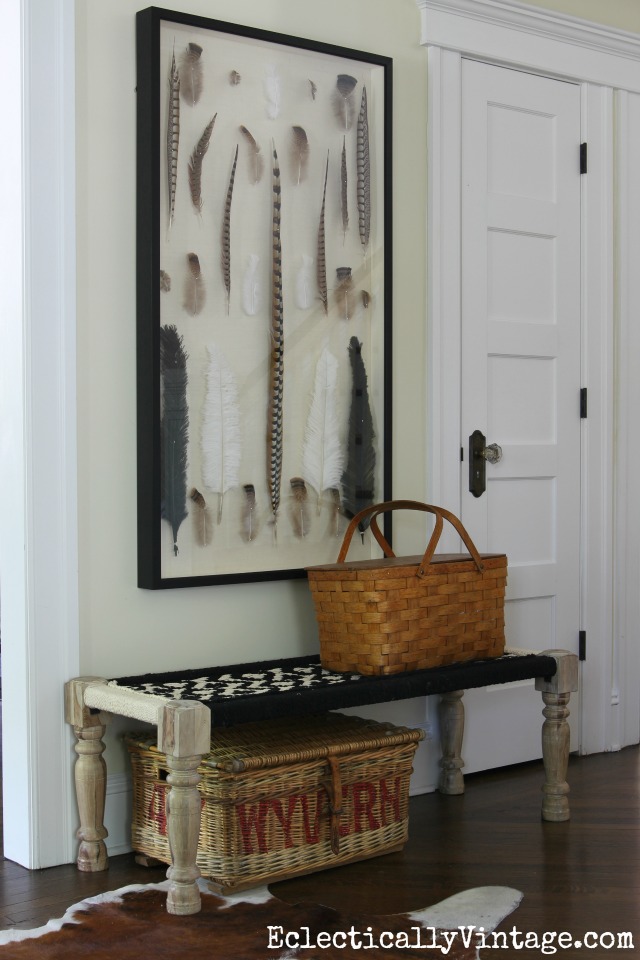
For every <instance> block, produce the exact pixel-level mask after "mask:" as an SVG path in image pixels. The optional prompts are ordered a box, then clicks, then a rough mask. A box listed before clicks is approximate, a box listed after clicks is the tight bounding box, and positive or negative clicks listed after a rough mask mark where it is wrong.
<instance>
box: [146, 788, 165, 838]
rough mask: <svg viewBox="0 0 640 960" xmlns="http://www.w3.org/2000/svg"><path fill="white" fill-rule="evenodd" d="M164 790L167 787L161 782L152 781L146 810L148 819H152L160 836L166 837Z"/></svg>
mask: <svg viewBox="0 0 640 960" xmlns="http://www.w3.org/2000/svg"><path fill="white" fill-rule="evenodd" d="M166 792H167V788H166V786H165V785H164V784H163V783H154V785H153V791H152V793H151V800H150V801H149V809H148V811H147V812H148V815H149V820H152V821H153V822H154V823H155V824H156V826H157V828H158V833H159V834H160V836H161V837H166V835H167V808H166V797H165V795H166Z"/></svg>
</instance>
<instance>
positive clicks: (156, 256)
mask: <svg viewBox="0 0 640 960" xmlns="http://www.w3.org/2000/svg"><path fill="white" fill-rule="evenodd" d="M136 48H137V198H136V204H137V210H136V214H137V230H136V256H137V264H136V269H137V288H136V301H137V452H138V461H137V465H138V517H137V519H138V585H139V586H140V587H143V588H147V589H160V588H174V587H193V586H204V585H211V584H220V583H238V582H248V581H258V580H281V579H291V578H296V577H303V576H305V567H307V566H312V565H316V564H320V563H331V562H334V561H335V559H336V557H337V554H338V550H339V546H340V544H341V542H342V533H343V532H344V528H345V526H346V523H347V517H348V516H349V515H350V514H353V513H354V512H356V511H357V510H358V509H361V508H362V507H364V506H366V505H368V503H371V502H378V501H381V500H389V499H390V498H391V449H392V446H391V386H392V381H391V359H392V352H391V351H392V337H391V303H392V269H391V264H392V229H391V182H392V180H391V163H392V154H391V129H392V60H391V58H389V57H385V56H380V55H377V54H370V53H364V52H363V51H359V50H351V49H348V48H344V47H339V46H332V45H328V44H324V43H318V42H314V41H311V40H304V39H301V38H299V37H290V36H286V35H283V34H279V33H272V32H269V31H265V30H259V29H253V28H250V27H246V26H240V25H238V24H231V23H225V22H221V21H218V20H212V19H208V18H203V17H199V16H191V15H189V14H185V13H180V12H176V11H171V10H164V9H161V8H158V7H149V8H148V9H146V10H142V11H140V12H139V13H137V15H136ZM176 72H177V75H178V77H179V78H180V86H179V90H178V89H176V87H177V84H176ZM172 77H173V84H172V80H171V78H172ZM363 91H366V92H363ZM170 117H171V118H172V121H173V125H172V126H171V124H170ZM176 121H177V122H176ZM342 124H344V129H342V127H341V125H342ZM242 128H244V129H242ZM300 131H301V132H300ZM252 140H253V144H252ZM260 158H262V161H261V160H260ZM276 158H277V159H276ZM260 163H261V164H262V174H261V176H260V177H259V178H258V176H257V174H258V173H259V172H260V170H259V166H260ZM301 170H302V175H301V173H300V171H301ZM345 171H346V177H345ZM278 174H279V175H278ZM345 197H346V210H345V203H344V198H345ZM345 213H346V216H347V218H348V221H347V220H345ZM275 234H277V236H276V235H275ZM318 254H320V255H318ZM194 258H195V259H194ZM309 261H311V263H310V262H309ZM323 263H324V269H323V266H322V265H323ZM323 277H324V282H323ZM274 303H275V306H274ZM282 341H284V343H283V342H282ZM283 382H284V387H283V388H282V384H283ZM322 404H324V406H323V409H328V423H329V428H328V430H327V431H326V432H325V433H324V434H322V436H320V434H319V432H318V429H317V427H318V421H317V417H316V418H315V419H314V414H313V413H312V412H311V410H312V407H314V409H315V410H316V413H317V410H318V409H319V407H320V405H322ZM312 420H313V424H312V422H311V421H312ZM233 424H235V425H236V426H233ZM238 425H239V427H238ZM238 429H239V436H238ZM221 437H222V442H221ZM331 441H332V442H333V443H331ZM238 445H239V447H240V452H238ZM220 449H223V450H224V453H225V457H224V458H223V459H222V460H221V458H220V456H219V455H218V454H219V451H220ZM336 450H337V451H338V452H336ZM167 451H170V453H167ZM229 451H231V454H230V453H229ZM341 458H342V459H341ZM372 461H373V465H372ZM185 462H186V465H185ZM221 463H222V465H223V466H222V468H221V467H220V464H221ZM327 463H328V464H329V467H330V469H328V468H326V464H327ZM323 470H324V472H323ZM340 470H341V471H342V472H341V481H340V483H338V484H337V485H336V483H335V477H336V476H337V475H338V473H339V472H340ZM205 477H206V478H207V482H206V483H205V480H204V479H203V478H205ZM329 477H331V478H332V479H328V480H327V482H329V483H330V484H331V486H330V487H327V488H326V489H325V490H316V486H321V485H322V482H323V481H324V479H327V478H329ZM292 481H295V482H294V483H292ZM313 481H315V483H314V482H313ZM208 484H209V486H208ZM220 491H222V496H221V495H220ZM219 503H220V504H221V512H220V514H219V511H218V505H219ZM218 516H220V522H218ZM256 531H257V532H256ZM385 536H386V537H387V539H390V537H391V529H390V514H387V515H386V516H385ZM356 541H357V542H354V547H352V552H351V554H350V556H351V555H353V556H354V557H355V558H356V559H358V558H359V559H363V558H369V557H371V556H374V555H377V554H378V553H379V548H377V546H376V545H375V543H374V542H373V538H372V537H371V536H370V534H369V533H368V531H363V532H362V536H361V537H357V538H356Z"/></svg>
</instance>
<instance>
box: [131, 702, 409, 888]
mask: <svg viewBox="0 0 640 960" xmlns="http://www.w3.org/2000/svg"><path fill="white" fill-rule="evenodd" d="M423 736H424V733H423V732H422V730H410V729H408V728H406V727H398V726H394V725H393V724H390V723H379V722H376V721H373V720H365V719H362V718H361V717H354V716H347V715H344V714H339V713H329V714H323V715H321V716H313V717H296V718H295V719H292V718H284V719H280V720H270V721H260V722H255V723H243V724H240V725H239V726H237V727H231V728H220V729H216V731H215V736H214V738H213V739H212V742H211V753H210V754H209V755H208V756H206V757H204V758H203V760H202V763H201V764H200V766H199V768H198V772H199V773H200V776H201V780H200V783H199V784H198V789H199V791H200V794H201V802H202V816H201V827H200V840H199V843H198V854H197V861H196V862H197V865H198V867H199V869H200V871H201V873H202V875H203V876H205V877H208V878H209V879H210V880H211V882H212V885H213V886H214V888H216V889H217V890H219V891H220V892H222V893H226V892H232V891H235V890H242V889H245V888H246V887H252V886H256V885H260V884H264V883H267V882H270V881H272V880H283V879H286V878H289V877H295V876H299V875H301V874H305V873H312V872H314V871H316V870H323V869H327V868H329V867H335V866H340V865H341V864H345V863H351V862H353V861H356V860H363V859H366V858H368V857H375V856H378V855H380V854H382V853H390V852H392V851H394V850H400V849H402V847H403V846H404V844H405V843H406V840H407V834H408V822H409V779H410V776H411V771H412V763H413V756H414V753H415V750H416V747H417V745H418V742H419V741H420V740H421V739H422V738H423ZM125 742H126V744H127V747H128V749H129V753H130V757H131V764H132V771H133V818H132V826H131V845H132V847H133V849H134V851H135V852H136V854H137V855H138V859H140V860H141V862H148V861H149V859H151V860H159V861H161V862H162V863H171V852H170V849H169V839H168V836H167V820H166V812H165V811H166V806H165V804H166V795H167V790H169V789H170V787H169V785H168V783H167V782H166V778H167V765H166V757H165V755H164V754H163V753H162V752H161V751H160V750H158V747H157V745H156V735H155V733H153V732H150V733H142V734H140V733H137V734H128V735H127V736H126V737H125Z"/></svg>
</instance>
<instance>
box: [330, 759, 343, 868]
mask: <svg viewBox="0 0 640 960" xmlns="http://www.w3.org/2000/svg"><path fill="white" fill-rule="evenodd" d="M327 762H328V764H329V770H330V771H331V780H330V781H329V782H328V783H327V784H326V790H327V794H328V795H329V810H330V811H331V852H332V853H334V854H335V855H336V856H338V854H339V853H340V816H341V814H342V779H341V777H340V763H339V761H338V758H337V757H334V756H332V755H331V754H328V755H327Z"/></svg>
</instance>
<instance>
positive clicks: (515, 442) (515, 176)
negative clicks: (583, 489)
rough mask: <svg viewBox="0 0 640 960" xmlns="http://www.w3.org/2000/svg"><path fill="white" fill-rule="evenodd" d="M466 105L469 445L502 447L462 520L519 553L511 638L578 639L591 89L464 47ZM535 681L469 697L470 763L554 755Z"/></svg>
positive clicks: (480, 538)
mask: <svg viewBox="0 0 640 960" xmlns="http://www.w3.org/2000/svg"><path fill="white" fill-rule="evenodd" d="M462 117H463V126H462V211H461V216H462V389H461V439H460V445H461V448H462V449H463V450H464V451H465V458H466V456H467V455H468V454H467V453H466V451H467V445H468V437H469V435H470V434H471V433H472V432H473V431H474V430H476V429H479V430H481V431H482V433H483V434H485V436H486V437H487V443H488V444H489V443H498V444H499V445H500V446H501V447H502V454H503V455H502V459H501V460H500V461H499V462H498V463H495V464H492V463H487V465H486V477H487V483H486V493H485V494H483V495H482V496H480V497H474V496H473V495H472V494H471V493H470V492H469V489H468V463H467V462H464V463H463V464H462V469H461V504H462V507H461V512H462V519H463V522H464V524H465V526H466V527H467V528H468V530H469V532H470V533H471V536H472V537H473V539H474V540H475V541H476V543H477V545H478V546H479V548H480V549H482V550H489V551H499V552H505V553H506V554H507V556H508V560H509V579H508V584H507V609H506V635H507V644H508V646H511V647H519V648H525V649H533V650H543V649H546V648H552V647H562V648H564V649H568V650H572V651H574V652H577V643H578V630H579V626H580V624H579V612H580V607H579V599H580V597H579V584H580V576H579V574H580V571H579V564H580V417H579V390H580V172H579V144H580V90H579V88H578V87H577V86H576V85H573V84H569V83H564V82H562V81H556V80H550V79H548V78H546V77H539V76H535V75H531V74H526V73H520V72H517V71H513V70H506V69H503V68H500V67H494V66H489V65H488V64H481V63H477V62H474V61H469V60H465V61H463V70H462ZM531 686H532V685H530V684H529V685H526V684H524V685H522V686H520V687H518V690H519V691H520V692H519V693H518V692H517V691H516V693H514V690H513V688H512V687H510V688H509V689H508V690H506V689H501V688H499V687H497V688H493V689H491V690H489V691H482V692H481V691H478V692H470V693H469V694H468V695H467V698H466V699H467V703H468V709H469V713H468V716H469V725H468V730H467V734H466V736H465V755H466V759H467V769H468V770H472V769H483V768H486V767H490V766H499V765H501V764H505V763H513V762H519V761H523V760H528V759H532V758H533V757H536V756H540V753H541V750H540V733H539V731H540V710H541V705H540V702H539V701H538V698H537V697H536V696H535V694H534V692H533V690H532V689H529V690H528V691H527V692H525V688H527V687H529V688H531ZM472 717H473V722H471V718H472ZM532 730H533V731H534V732H535V735H533V734H532ZM498 731H502V733H499V732H498ZM574 732H575V727H574Z"/></svg>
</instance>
